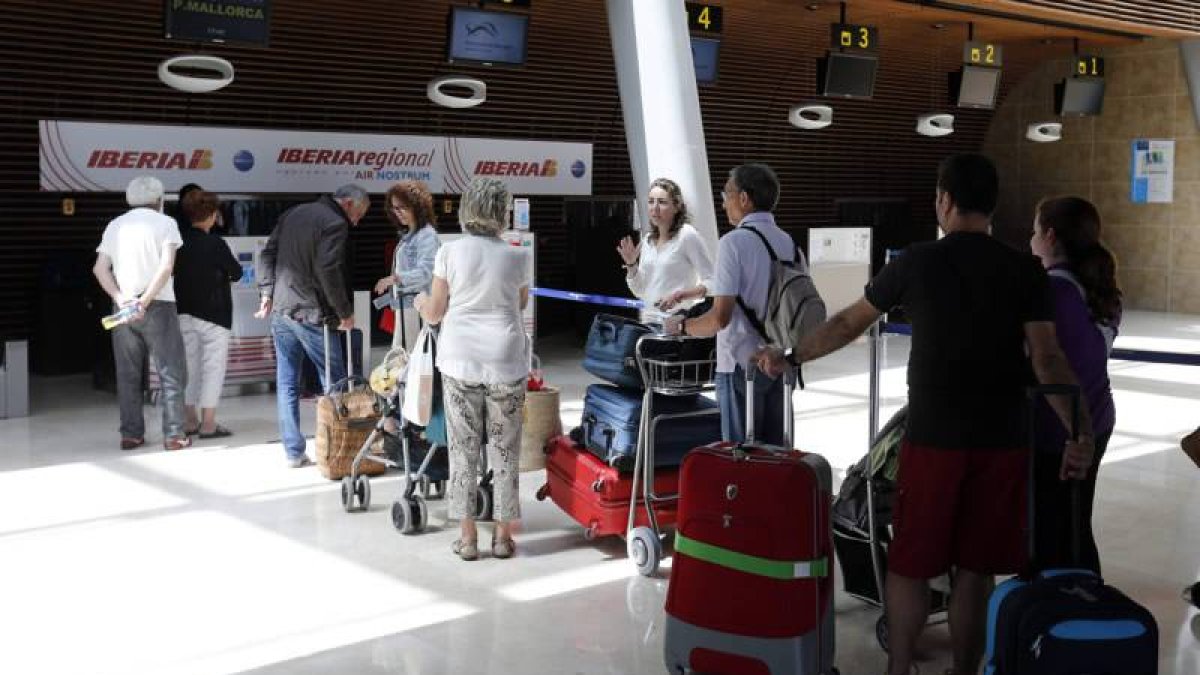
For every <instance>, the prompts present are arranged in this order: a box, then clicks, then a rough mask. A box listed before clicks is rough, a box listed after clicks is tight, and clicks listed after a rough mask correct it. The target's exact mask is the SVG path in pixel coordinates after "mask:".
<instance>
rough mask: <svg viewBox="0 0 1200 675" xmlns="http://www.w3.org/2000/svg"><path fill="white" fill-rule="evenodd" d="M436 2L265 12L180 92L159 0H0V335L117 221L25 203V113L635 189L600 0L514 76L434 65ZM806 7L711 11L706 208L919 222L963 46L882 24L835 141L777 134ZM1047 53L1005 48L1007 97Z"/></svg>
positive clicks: (561, 19) (549, 241) (807, 221)
mask: <svg viewBox="0 0 1200 675" xmlns="http://www.w3.org/2000/svg"><path fill="white" fill-rule="evenodd" d="M647 1H651V0H647ZM449 4H450V3H449V2H448V0H404V1H403V2H381V1H378V0H375V1H367V0H276V1H275V2H273V3H272V25H271V45H270V47H269V48H247V47H229V46H206V47H204V48H203V51H205V52H207V53H214V54H218V55H220V56H223V57H225V58H228V59H230V60H231V61H232V62H233V63H234V64H235V66H236V67H237V81H236V82H235V83H234V84H233V85H232V86H230V87H228V88H226V89H224V90H222V91H219V92H216V93H213V94H206V95H194V96H187V95H184V94H181V93H179V92H174V91H172V90H169V89H168V88H166V87H165V86H163V85H162V84H160V83H159V82H158V80H157V77H156V75H155V69H156V67H157V64H158V63H159V61H161V60H162V59H164V58H167V57H170V56H173V55H176V54H181V53H188V52H192V51H195V50H196V49H195V47H194V46H192V45H189V44H186V43H178V42H171V41H167V40H164V39H163V38H162V37H161V35H162V25H161V8H162V3H161V1H160V0H125V1H123V2H111V1H110V0H71V1H63V2H42V1H40V0H7V1H6V2H5V3H4V16H5V21H4V22H3V24H0V64H3V66H0V336H4V337H10V336H25V335H28V334H29V333H30V332H31V331H30V322H31V321H32V320H33V316H32V309H31V308H32V306H33V301H34V299H35V297H36V293H37V287H38V284H39V279H40V269H41V267H42V265H43V264H44V262H45V260H46V258H47V256H48V255H49V254H51V253H53V252H56V251H63V250H81V251H89V250H92V249H93V248H94V247H95V245H96V243H97V242H98V240H99V237H100V233H101V232H102V230H103V227H104V225H105V223H106V222H107V221H108V220H109V219H111V218H112V217H114V216H115V215H117V214H119V213H120V212H121V211H122V210H123V208H124V205H123V199H122V198H121V196H120V195H97V194H77V195H72V196H74V197H75V198H76V199H77V209H78V211H77V213H76V215H74V216H70V217H68V216H63V215H61V214H60V212H59V200H60V199H61V198H62V197H63V196H65V195H62V194H57V193H55V194H49V193H39V192H38V186H37V161H38V156H37V121H38V120H39V119H44V118H58V119H79V120H107V121H122V122H147V123H151V122H153V123H172V124H181V123H182V124H196V125H231V126H251V127H269V128H282V129H287V128H294V129H310V130H321V129H328V130H337V131H348V132H362V133H371V132H379V133H412V134H463V135H477V136H496V137H513V138H537V139H546V140H563V141H585V142H592V143H594V145H595V151H594V163H595V166H594V182H593V188H594V193H595V194H596V195H629V194H632V192H633V190H632V187H633V186H632V182H631V178H630V172H629V168H628V153H627V151H626V148H625V141H624V131H623V126H622V124H623V123H622V115H621V108H620V101H619V98H618V94H617V87H616V80H615V75H614V70H613V65H612V57H611V47H610V42H609V38H608V30H607V20H606V18H605V14H604V2H603V1H602V0H536V1H535V2H534V3H533V4H534V11H533V18H532V21H531V27H530V36H529V49H528V52H529V60H528V64H527V65H526V66H525V67H523V68H518V69H500V68H496V69H488V68H484V67H478V66H475V67H459V66H456V67H450V66H448V65H446V64H445V63H444V61H443V50H444V31H445V29H444V26H445V16H446V11H447V7H448V5H449ZM803 4H804V3H797V2H794V1H792V0H737V1H732V0H730V1H728V2H726V3H725V5H726V10H725V33H724V36H723V40H722V46H721V62H720V83H719V84H717V85H714V86H710V87H705V88H703V89H702V91H701V103H702V108H703V118H704V125H705V134H706V142H707V144H708V151H709V161H710V166H711V169H712V172H713V186H714V194H715V192H716V190H718V189H719V186H720V185H721V184H722V183H723V182H724V176H725V173H726V171H727V170H728V169H729V167H731V166H732V165H734V164H736V163H740V162H743V161H747V160H762V161H767V162H769V163H771V164H772V165H773V166H775V168H776V169H777V170H778V172H779V174H780V177H781V179H782V181H783V184H784V194H783V198H782V200H781V203H780V208H779V215H780V220H781V221H782V222H783V223H784V224H786V225H787V226H788V227H789V228H791V229H793V231H795V232H797V233H798V234H799V233H800V232H801V230H800V228H801V227H802V226H828V225H833V224H836V222H835V221H836V211H835V207H834V200H835V199H836V198H841V197H871V196H879V197H901V198H907V199H909V200H910V201H911V202H912V204H913V208H914V220H916V221H918V222H929V221H931V219H932V217H933V214H932V207H931V204H932V199H933V195H932V193H933V177H934V172H935V166H936V163H937V161H938V160H939V159H940V158H941V157H943V156H945V155H946V154H949V153H951V152H958V151H965V150H973V149H976V148H978V147H979V146H980V144H981V141H982V138H983V135H984V133H985V131H986V128H987V125H988V123H989V120H990V116H991V114H990V113H989V112H983V111H966V110H960V111H957V114H958V120H957V123H956V128H957V133H955V134H954V135H953V136H950V137H948V138H944V139H929V138H923V137H921V136H918V135H917V134H916V133H915V132H914V131H913V129H914V126H915V118H916V116H917V115H918V114H920V113H924V112H929V111H933V110H946V109H948V105H947V101H946V91H945V90H946V84H945V72H946V71H948V70H951V69H953V68H954V67H955V64H956V62H957V60H958V58H959V57H958V54H959V53H960V49H961V40H962V39H963V37H962V36H961V35H952V34H950V32H949V31H945V32H936V31H932V30H931V29H929V27H928V26H927V25H926V24H920V23H918V24H914V25H908V26H896V27H890V26H887V25H883V26H882V27H881V28H882V36H883V37H882V42H883V45H884V46H883V51H882V63H883V65H882V67H881V70H880V75H879V80H878V85H877V88H876V97H875V99H874V100H872V101H854V102H838V103H835V104H834V105H835V108H836V116H835V125H834V126H833V127H831V128H830V129H827V130H824V131H820V132H802V131H800V130H797V129H794V128H792V127H790V126H788V125H787V123H786V114H787V110H788V108H789V106H791V105H792V104H794V103H798V102H802V101H807V100H811V99H813V98H815V82H814V80H815V75H814V70H815V59H816V58H817V57H818V56H820V55H821V54H823V53H824V51H825V45H826V42H827V40H828V24H829V23H830V22H831V21H836V10H833V11H832V12H831V11H826V10H823V11H818V12H811V11H808V10H806V9H804V7H803ZM1043 56H1044V55H1043V54H1041V53H1040V52H1038V51H1037V49H1035V48H1030V49H1029V50H1025V51H1023V52H1022V51H1021V50H1011V49H1010V51H1009V53H1008V54H1007V55H1006V59H1007V61H1008V65H1007V66H1006V73H1005V76H1004V82H1003V90H1007V89H1008V87H1009V86H1010V85H1011V84H1012V83H1013V82H1015V81H1016V80H1017V79H1018V78H1019V77H1020V75H1021V74H1022V73H1023V72H1025V71H1026V70H1028V68H1029V67H1030V66H1031V65H1032V64H1034V63H1036V62H1038V61H1040V60H1041V59H1042V58H1043ZM448 72H464V73H469V74H475V75H479V76H481V77H483V78H484V79H485V80H486V81H487V83H488V98H489V100H488V102H487V103H486V104H485V105H483V106H480V107H478V108H474V109H470V110H447V109H443V108H439V107H437V106H434V105H433V104H431V103H429V102H428V100H427V99H426V97H425V84H426V82H427V81H428V80H429V79H431V78H432V77H435V76H437V75H439V74H444V73H448ZM439 211H440V209H439ZM561 212H562V200H561V199H559V198H535V199H533V212H532V216H533V224H534V229H535V231H536V232H537V233H538V235H539V251H538V253H539V256H538V259H539V270H538V274H539V281H540V282H541V283H543V284H545V285H549V286H555V285H561V284H562V283H563V282H564V280H565V279H566V278H568V276H567V270H566V269H565V268H564V262H563V261H564V260H565V259H566V253H567V251H566V245H567V244H566V242H567V237H566V232H565V228H564V226H563V224H562V223H561V220H562V217H561ZM718 213H719V211H718ZM722 219H723V218H722ZM724 225H725V224H724V223H722V226H723V227H724ZM441 226H442V227H444V228H447V229H452V228H454V227H455V225H454V222H453V217H452V216H442V222H441ZM390 236H392V235H391V231H390V228H389V227H388V226H387V225H386V222H385V220H384V217H383V214H382V211H381V210H380V209H375V210H374V211H373V212H372V213H371V214H370V215H369V216H368V218H367V219H366V220H365V221H364V224H363V225H362V226H361V228H360V230H359V231H357V232H356V234H355V246H356V255H355V258H356V260H357V261H358V263H359V266H358V269H357V270H356V280H357V283H358V284H360V285H361V286H362V287H366V286H367V285H368V284H369V283H370V282H372V281H373V280H374V279H375V278H377V277H378V276H380V275H381V274H382V273H383V271H384V264H383V260H382V253H381V250H382V245H383V242H384V241H385V240H386V239H387V238H388V237H390ZM601 253H602V254H604V253H606V252H601ZM613 262H614V264H616V259H615V257H614V261H613ZM543 319H544V320H546V321H549V322H551V323H552V322H553V317H543Z"/></svg>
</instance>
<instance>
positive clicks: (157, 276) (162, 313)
mask: <svg viewBox="0 0 1200 675" xmlns="http://www.w3.org/2000/svg"><path fill="white" fill-rule="evenodd" d="M125 199H126V201H128V202H129V205H130V206H131V207H133V208H132V209H130V210H129V211H128V212H127V213H125V214H124V215H122V216H120V217H118V218H116V219H114V220H113V221H112V222H110V223H109V224H108V227H106V228H105V229H104V236H103V238H101V240H100V246H99V247H97V248H96V253H97V256H96V264H95V266H94V267H93V268H92V273H93V274H95V275H96V280H97V281H99V282H100V286H101V287H102V288H104V291H105V292H106V293H108V295H109V297H111V298H112V300H113V304H114V305H115V306H116V307H117V308H118V309H125V308H130V307H132V308H133V310H132V311H133V312H134V314H133V317H132V319H130V320H129V321H127V322H125V323H122V324H121V325H119V326H117V327H116V328H113V331H112V341H113V357H114V359H115V361H116V366H117V400H118V402H119V403H120V407H121V449H122V450H133V449H134V448H137V447H140V446H142V445H143V444H144V443H145V442H146V437H145V432H146V422H145V419H144V418H143V417H142V378H143V375H144V373H145V364H146V354H147V352H148V353H149V354H150V356H151V357H153V358H154V364H155V367H156V369H157V370H158V377H159V381H160V382H161V384H162V402H163V417H162V426H163V447H164V448H165V449H167V450H179V449H182V448H186V447H188V446H189V445H191V440H190V439H189V438H188V437H187V434H186V433H185V432H184V430H183V417H184V408H183V403H184V401H183V392H184V389H185V388H186V387H187V365H186V363H187V361H186V357H185V355H184V349H183V336H182V334H180V332H179V316H178V314H177V313H176V311H175V287H174V283H173V280H172V278H171V272H172V270H173V269H174V267H175V251H176V250H177V249H178V248H179V247H180V246H182V245H183V240H182V239H181V238H180V236H179V226H178V225H177V224H176V223H175V219H174V218H171V217H169V216H165V215H163V214H162V202H163V185H162V182H161V181H159V180H158V179H157V178H154V177H151V176H138V177H137V178H134V179H133V180H131V181H130V182H129V186H128V187H127V188H126V190H125Z"/></svg>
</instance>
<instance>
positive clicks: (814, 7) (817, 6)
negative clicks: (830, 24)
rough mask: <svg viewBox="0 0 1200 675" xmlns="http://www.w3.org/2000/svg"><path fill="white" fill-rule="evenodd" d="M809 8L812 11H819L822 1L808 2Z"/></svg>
mask: <svg viewBox="0 0 1200 675" xmlns="http://www.w3.org/2000/svg"><path fill="white" fill-rule="evenodd" d="M807 9H808V11H810V12H815V11H817V10H818V9H821V3H819V2H810V3H808V7H807Z"/></svg>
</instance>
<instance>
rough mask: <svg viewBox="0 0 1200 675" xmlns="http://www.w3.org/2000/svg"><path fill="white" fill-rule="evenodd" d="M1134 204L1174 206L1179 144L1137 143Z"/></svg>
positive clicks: (1142, 139) (1132, 188)
mask: <svg viewBox="0 0 1200 675" xmlns="http://www.w3.org/2000/svg"><path fill="white" fill-rule="evenodd" d="M1132 172H1133V173H1132V182H1131V186H1130V193H1129V199H1130V201H1132V202H1133V203H1134V204H1170V203H1171V201H1172V199H1173V194H1174V191H1175V141H1173V140H1151V139H1147V138H1139V139H1137V140H1135V141H1134V142H1133V167H1132Z"/></svg>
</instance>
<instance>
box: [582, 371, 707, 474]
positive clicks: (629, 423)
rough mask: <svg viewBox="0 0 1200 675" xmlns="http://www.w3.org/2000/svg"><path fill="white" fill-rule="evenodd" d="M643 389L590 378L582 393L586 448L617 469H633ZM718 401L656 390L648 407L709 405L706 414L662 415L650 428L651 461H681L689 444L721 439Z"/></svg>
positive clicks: (673, 410)
mask: <svg viewBox="0 0 1200 675" xmlns="http://www.w3.org/2000/svg"><path fill="white" fill-rule="evenodd" d="M643 396H644V394H643V392H640V391H634V390H630V389H622V388H620V387H614V386H611V385H607V384H593V385H590V386H589V387H588V388H587V393H586V394H585V395H584V397H583V439H584V445H586V446H587V449H588V451H589V452H591V453H592V454H593V455H596V456H597V457H599V458H600V459H602V460H604V461H605V462H607V463H608V464H609V465H611V466H614V467H616V468H617V469H618V470H621V471H629V470H631V469H633V464H634V453H635V452H636V451H637V443H638V428H639V427H640V426H641V419H642V402H643ZM718 410H719V407H718V406H717V404H716V402H715V401H713V400H711V399H709V398H706V397H704V396H700V395H699V394H691V395H688V396H665V395H662V394H655V396H654V407H653V410H652V411H651V412H653V414H654V415H655V416H656V417H657V416H659V415H672V414H677V413H690V412H696V411H712V412H708V413H707V414H704V415H693V416H688V417H677V418H674V419H663V420H660V421H659V423H658V424H657V425H656V427H655V431H654V464H655V466H662V467H668V466H679V464H680V462H682V461H683V456H684V455H686V454H687V453H688V451H689V450H692V449H693V448H698V447H700V446H702V445H708V444H709V443H712V442H714V441H719V440H721V416H720V414H718V413H717V412H716V411H718Z"/></svg>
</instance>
